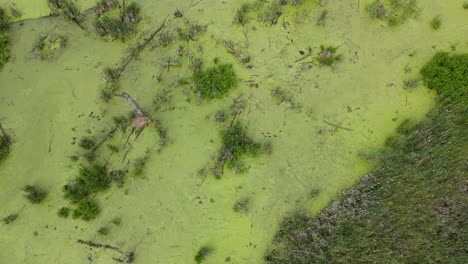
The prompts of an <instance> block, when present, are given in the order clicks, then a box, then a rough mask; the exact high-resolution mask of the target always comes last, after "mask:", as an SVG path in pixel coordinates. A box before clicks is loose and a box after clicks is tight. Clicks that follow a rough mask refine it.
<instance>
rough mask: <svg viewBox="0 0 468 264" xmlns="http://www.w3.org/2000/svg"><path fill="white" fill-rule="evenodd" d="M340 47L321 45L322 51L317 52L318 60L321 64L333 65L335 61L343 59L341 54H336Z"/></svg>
mask: <svg viewBox="0 0 468 264" xmlns="http://www.w3.org/2000/svg"><path fill="white" fill-rule="evenodd" d="M337 51H338V47H336V46H331V45H330V46H328V47H327V46H324V45H321V46H320V52H319V53H318V54H317V61H318V63H320V64H321V65H327V66H332V65H334V64H335V63H337V62H339V61H341V59H342V57H341V55H340V54H336V53H337Z"/></svg>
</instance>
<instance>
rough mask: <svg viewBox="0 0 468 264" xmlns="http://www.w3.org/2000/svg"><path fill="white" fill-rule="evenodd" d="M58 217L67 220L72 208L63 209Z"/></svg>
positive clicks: (59, 211)
mask: <svg viewBox="0 0 468 264" xmlns="http://www.w3.org/2000/svg"><path fill="white" fill-rule="evenodd" d="M57 215H58V216H59V217H62V218H67V217H68V216H69V215H70V208H68V207H62V208H60V209H59V210H58V211H57Z"/></svg>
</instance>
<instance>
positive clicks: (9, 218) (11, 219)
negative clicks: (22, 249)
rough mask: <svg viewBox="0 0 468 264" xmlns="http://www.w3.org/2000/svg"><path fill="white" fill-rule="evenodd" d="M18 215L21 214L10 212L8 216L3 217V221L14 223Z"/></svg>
mask: <svg viewBox="0 0 468 264" xmlns="http://www.w3.org/2000/svg"><path fill="white" fill-rule="evenodd" d="M18 216H19V214H9V215H7V216H6V217H4V218H3V219H2V221H3V222H4V223H5V224H7V225H9V224H11V223H13V222H14V221H15V220H16V219H17V218H18Z"/></svg>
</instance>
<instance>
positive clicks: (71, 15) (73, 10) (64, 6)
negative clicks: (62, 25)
mask: <svg viewBox="0 0 468 264" xmlns="http://www.w3.org/2000/svg"><path fill="white" fill-rule="evenodd" d="M47 3H48V5H49V9H50V12H51V14H52V15H55V16H59V15H61V16H64V17H65V18H67V19H68V20H70V21H72V22H73V23H75V24H76V25H78V26H79V27H80V28H81V29H84V28H83V26H82V25H81V22H82V20H83V18H82V16H81V13H80V11H79V10H78V8H77V7H76V6H75V4H74V2H72V1H70V0H47Z"/></svg>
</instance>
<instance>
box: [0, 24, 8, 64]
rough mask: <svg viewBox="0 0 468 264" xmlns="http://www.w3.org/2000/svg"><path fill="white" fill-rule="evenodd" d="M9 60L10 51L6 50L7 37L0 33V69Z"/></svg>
mask: <svg viewBox="0 0 468 264" xmlns="http://www.w3.org/2000/svg"><path fill="white" fill-rule="evenodd" d="M9 58H10V51H9V50H8V37H7V36H6V35H5V33H3V32H1V31H0V68H1V67H2V66H3V65H4V64H5V63H6V62H7V61H8V59H9Z"/></svg>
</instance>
